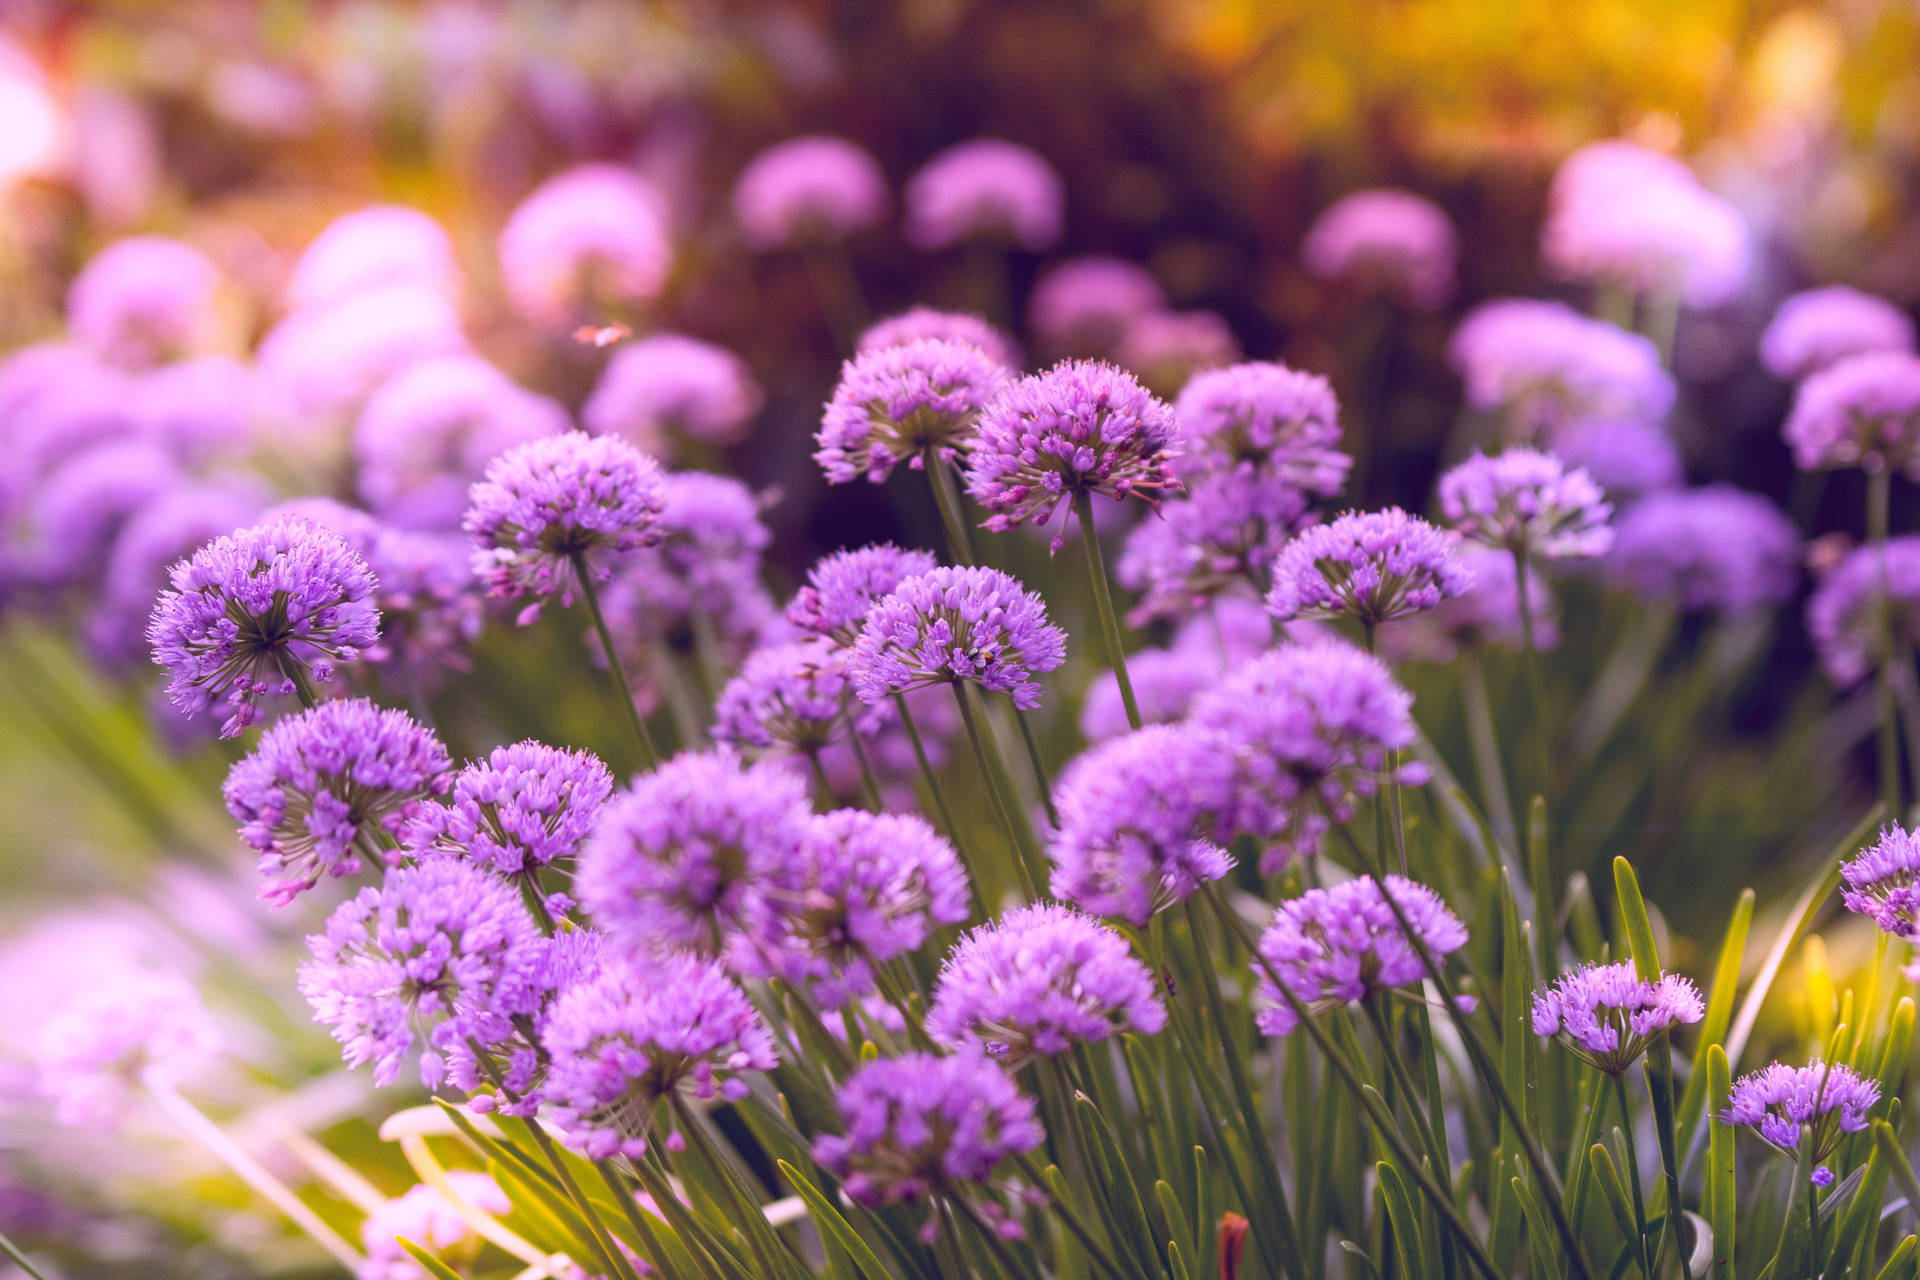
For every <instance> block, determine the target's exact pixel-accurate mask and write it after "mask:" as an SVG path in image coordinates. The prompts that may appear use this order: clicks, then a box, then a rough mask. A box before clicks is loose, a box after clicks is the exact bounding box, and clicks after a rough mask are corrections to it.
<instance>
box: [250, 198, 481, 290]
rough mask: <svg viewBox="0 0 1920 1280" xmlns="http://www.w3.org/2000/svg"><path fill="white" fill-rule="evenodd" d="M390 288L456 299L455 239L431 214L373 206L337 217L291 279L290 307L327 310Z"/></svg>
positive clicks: (458, 285)
mask: <svg viewBox="0 0 1920 1280" xmlns="http://www.w3.org/2000/svg"><path fill="white" fill-rule="evenodd" d="M390 284H404V285H413V286H415V287H418V288H422V289H427V290H430V291H432V292H434V293H437V294H439V295H440V296H441V297H443V298H447V299H449V300H453V301H457V300H458V299H459V297H460V292H461V279H460V264H459V262H458V261H457V260H456V259H455V257H454V253H453V241H451V240H449V239H448V238H447V233H446V232H445V231H443V230H441V228H440V224H439V223H437V222H435V221H434V220H433V219H432V218H430V217H428V216H427V215H426V214H424V213H421V212H420V211H419V210H418V209H408V208H405V207H403V206H400V205H391V204H381V205H371V206H369V207H367V208H365V209H356V210H354V211H353V212H352V213H349V214H345V215H344V216H342V217H338V218H335V219H334V220H333V221H332V222H329V223H328V224H327V226H326V229H325V230H323V231H321V233H320V234H319V235H317V236H315V237H314V238H313V243H311V244H309V245H308V246H307V248H306V251H305V252H304V253H302V254H301V255H300V260H299V261H298V262H296V263H294V266H293V275H292V276H291V277H290V278H289V279H288V281H287V295H286V296H287V305H288V306H289V307H290V308H299V307H313V306H323V305H325V304H326V303H329V302H338V301H339V300H340V299H342V298H345V297H349V296H351V295H353V294H356V293H364V292H365V291H367V290H369V289H378V288H381V287H382V286H385V285H390Z"/></svg>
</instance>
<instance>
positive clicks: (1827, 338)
mask: <svg viewBox="0 0 1920 1280" xmlns="http://www.w3.org/2000/svg"><path fill="white" fill-rule="evenodd" d="M1913 343H1914V334H1913V319H1912V317H1910V316H1908V315H1907V313H1906V312H1904V311H1902V310H1900V308H1898V307H1896V306H1894V305H1893V304H1892V303H1891V302H1888V301H1887V300H1886V299H1885V298H1877V297H1875V296H1874V295H1873V294H1870V293H1862V292H1860V291H1859V290H1858V289H1849V288H1848V287H1847V286H1845V285H1833V286H1831V287H1829V288H1825V289H1808V290H1806V291H1805V292H1803V293H1796V294H1794V295H1793V296H1792V297H1791V298H1788V299H1787V300H1786V301H1785V302H1783V303H1781V304H1780V309H1779V310H1778V311H1776V312H1774V313H1773V322H1772V323H1771V324H1769V325H1768V326H1767V331H1766V332H1765V333H1763V334H1761V335H1760V362H1761V363H1762V364H1764V365H1766V366H1767V370H1768V372H1770V373H1772V374H1773V376H1774V377H1776V378H1782V379H1784V380H1786V381H1788V382H1798V381H1800V380H1801V379H1802V378H1806V377H1809V376H1811V375H1812V374H1816V373H1818V372H1820V371H1821V370H1822V369H1825V368H1827V367H1828V366H1829V365H1832V364H1835V363H1837V362H1838V361H1841V360H1844V359H1846V358H1847V357H1848V356H1857V355H1863V354H1865V353H1866V352H1869V351H1911V350H1913Z"/></svg>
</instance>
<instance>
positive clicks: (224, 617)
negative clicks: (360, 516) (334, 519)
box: [147, 519, 380, 738]
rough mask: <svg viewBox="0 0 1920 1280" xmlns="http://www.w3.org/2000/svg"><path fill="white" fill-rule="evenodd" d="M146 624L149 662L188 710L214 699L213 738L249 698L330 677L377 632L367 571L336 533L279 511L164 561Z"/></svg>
mask: <svg viewBox="0 0 1920 1280" xmlns="http://www.w3.org/2000/svg"><path fill="white" fill-rule="evenodd" d="M170 577H171V580H172V583H173V587H172V589H171V590H169V591H163V592H161V594H160V599H159V602H158V603H157V604H155V605H154V609H153V616H152V618H151V620H150V621H149V622H148V624H147V641H148V643H149V644H150V645H152V647H153V660H154V661H155V662H157V663H159V664H160V665H161V666H163V667H165V668H167V669H168V670H169V671H170V672H172V680H171V682H170V684H169V686H168V693H169V695H170V696H171V697H172V699H173V702H174V705H175V706H177V707H179V708H180V709H181V710H182V711H183V712H185V713H186V714H188V715H190V716H191V715H200V714H202V713H204V712H207V711H209V710H212V709H213V708H214V707H215V706H219V707H220V708H222V709H223V710H224V711H225V712H226V713H227V718H226V720H225V722H224V723H222V725H221V726H220V733H221V736H222V737H228V738H230V737H233V736H234V735H235V734H237V733H239V732H240V731H241V730H242V729H244V728H246V727H247V726H248V725H249V724H251V723H253V720H254V717H255V716H256V715H257V714H258V707H257V703H258V701H259V700H260V699H261V698H262V697H265V696H268V695H272V694H288V693H292V692H294V690H295V688H296V687H297V685H298V683H299V682H301V681H305V680H307V679H308V678H311V679H313V680H317V681H320V682H322V683H325V682H326V681H329V680H331V679H333V669H334V664H335V663H339V662H352V661H353V660H354V659H355V658H357V657H359V656H360V652H361V650H363V649H365V648H367V647H368V646H370V645H372V644H373V643H374V642H375V641H376V640H377V639H378V638H379V635H380V611H379V610H378V609H377V608H375V607H374V604H373V598H372V597H373V592H374V586H375V583H374V578H373V574H372V572H370V571H369V570H368V568H367V565H366V562H365V561H364V560H362V559H361V558H360V557H359V556H357V555H355V554H354V553H353V552H352V551H350V550H349V549H348V548H347V545H346V543H344V542H342V541H341V540H340V538H339V536H338V535H336V534H333V533H330V532H328V531H327V530H325V529H322V528H320V527H319V526H317V525H314V524H310V523H308V522H307V521H305V520H298V519H284V520H276V521H273V522H271V523H268V524H261V525H255V526H253V527H252V528H249V529H242V530H240V531H239V532H238V533H233V534H229V535H227V536H225V537H221V538H216V539H214V540H213V541H212V542H209V543H208V544H207V545H206V546H204V547H202V548H200V549H199V550H198V551H196V552H194V553H193V556H192V557H191V558H190V559H187V560H183V561H181V562H180V563H179V564H176V565H174V566H173V570H172V572H171V575H170Z"/></svg>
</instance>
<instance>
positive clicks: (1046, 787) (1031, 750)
mask: <svg viewBox="0 0 1920 1280" xmlns="http://www.w3.org/2000/svg"><path fill="white" fill-rule="evenodd" d="M1013 718H1014V721H1015V722H1016V723H1017V724H1018V725H1019V726H1020V740H1021V741H1022V742H1024V743H1025V744H1026V747H1027V761H1028V763H1030V764H1032V765H1033V780H1034V782H1035V783H1036V784H1038V786H1039V788H1040V804H1041V806H1042V807H1043V808H1045V809H1046V811H1047V825H1048V826H1050V827H1052V828H1053V829H1054V830H1055V831H1058V830H1059V829H1060V813H1059V811H1058V810H1056V809H1055V808H1054V807H1053V784H1052V783H1050V782H1049V781H1047V766H1046V763H1045V761H1043V760H1042V759H1041V758H1040V743H1039V742H1038V741H1037V740H1036V739H1035V738H1034V736H1033V725H1032V724H1031V723H1030V722H1029V721H1028V720H1027V713H1026V712H1024V711H1022V710H1020V709H1019V708H1018V707H1015V708H1014V712H1013Z"/></svg>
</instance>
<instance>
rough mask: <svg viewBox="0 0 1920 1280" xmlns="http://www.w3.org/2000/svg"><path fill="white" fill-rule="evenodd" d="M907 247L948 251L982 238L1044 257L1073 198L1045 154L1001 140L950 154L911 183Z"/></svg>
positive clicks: (936, 160) (927, 166)
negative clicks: (1044, 251) (1069, 197)
mask: <svg viewBox="0 0 1920 1280" xmlns="http://www.w3.org/2000/svg"><path fill="white" fill-rule="evenodd" d="M905 200H906V207H907V230H906V234H907V243H908V244H911V245H912V246H913V247H914V248H916V249H923V250H931V249H946V248H950V247H951V246H953V245H956V244H959V243H960V242H961V241H963V240H968V239H972V238H974V237H976V236H978V237H993V238H997V239H1004V240H1007V241H1010V242H1012V243H1013V244H1016V245H1018V246H1020V247H1021V248H1022V249H1027V250H1031V251H1032V252H1035V253H1038V252H1040V251H1041V250H1043V249H1050V248H1052V247H1053V245H1054V243H1055V242H1056V241H1058V240H1059V239H1060V230H1061V223H1062V221H1063V219H1064V217H1065V204H1066V193H1065V191H1064V189H1063V187H1062V185H1061V182H1060V175H1059V174H1057V173H1055V172H1054V170H1053V166H1052V165H1050V164H1048V163H1047V162H1046V161H1045V160H1044V159H1042V158H1041V157H1040V155H1039V154H1038V153H1036V152H1034V151H1030V150H1028V149H1027V148H1026V147H1022V146H1017V145H1015V144H1014V143H1011V142H1002V141H1000V140H999V139H998V138H975V139H973V140H972V141H971V142H962V143H960V144H958V145H957V146H952V147H948V148H947V149H946V150H945V151H941V152H939V153H937V154H936V155H934V157H933V158H932V159H930V160H928V161H927V162H926V164H924V165H922V166H921V168H920V170H919V172H917V173H915V174H914V175H913V177H912V178H910V179H908V180H907V186H906V191H905Z"/></svg>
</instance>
